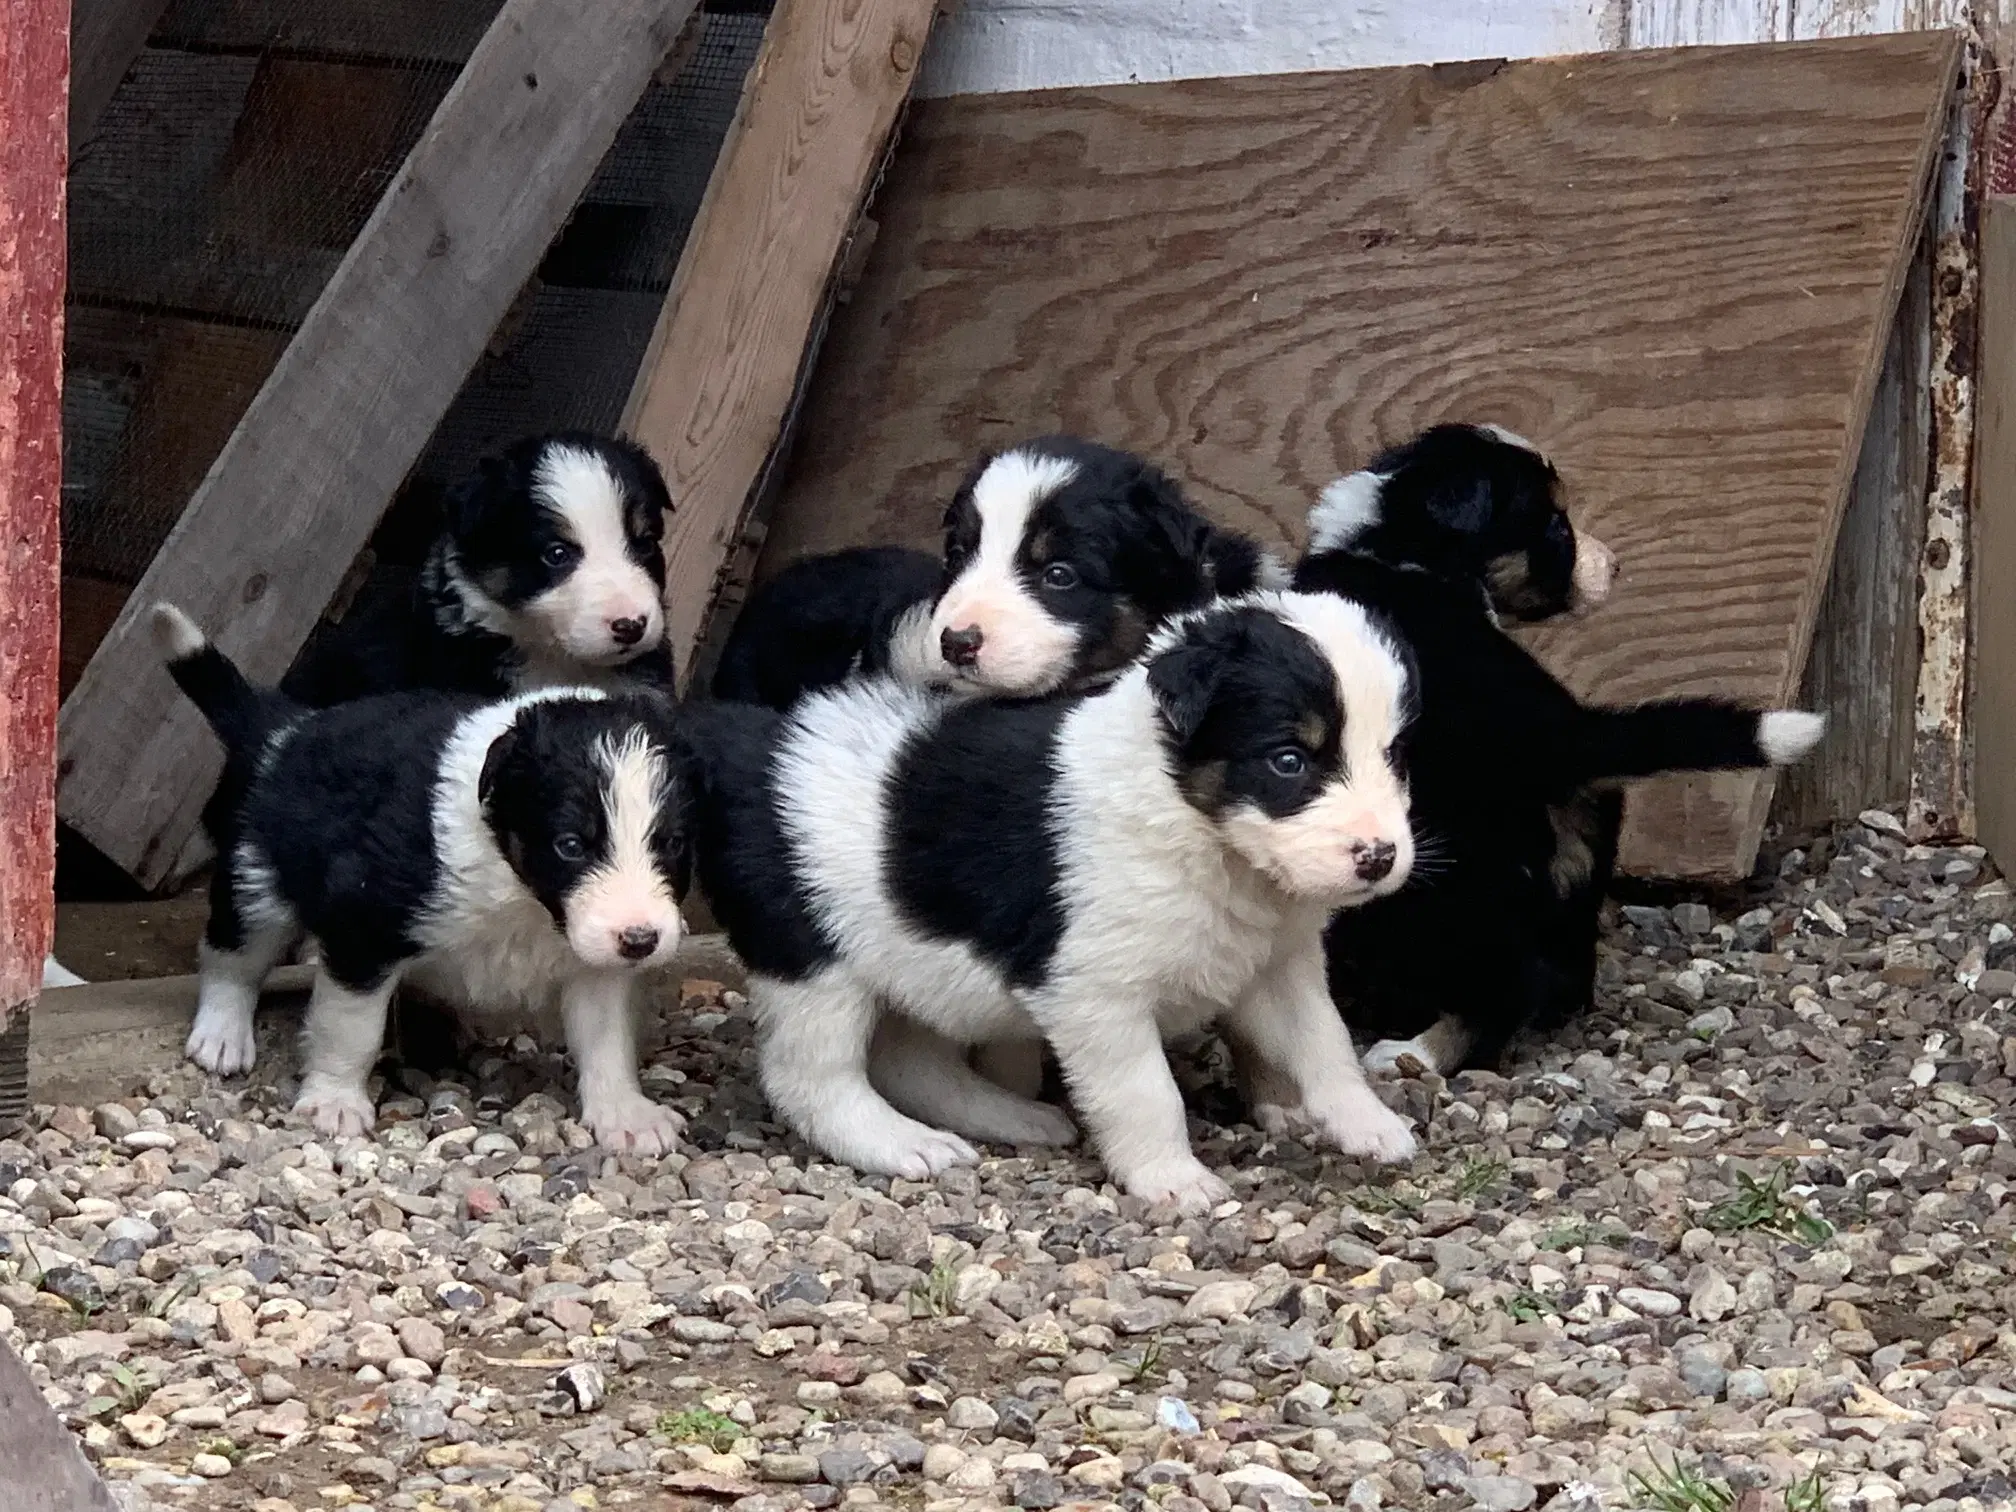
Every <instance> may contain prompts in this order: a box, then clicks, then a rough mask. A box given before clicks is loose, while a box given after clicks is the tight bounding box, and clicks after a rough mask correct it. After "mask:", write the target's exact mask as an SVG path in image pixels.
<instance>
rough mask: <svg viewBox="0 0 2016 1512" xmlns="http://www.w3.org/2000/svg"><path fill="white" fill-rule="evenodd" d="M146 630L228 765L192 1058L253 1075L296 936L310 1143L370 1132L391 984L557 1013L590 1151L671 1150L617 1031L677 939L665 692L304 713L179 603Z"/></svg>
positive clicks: (365, 704)
mask: <svg viewBox="0 0 2016 1512" xmlns="http://www.w3.org/2000/svg"><path fill="white" fill-rule="evenodd" d="M154 616H155V618H154V629H155V634H156V638H157V640H158V641H159V643H160V645H161V648H162V651H163V654H164V656H165V658H166V660H167V662H168V669H169V672H170V673H171V675H172V676H173V677H174V679H175V681H176V684H177V685H178V686H179V687H180V688H181V689H182V691H183V692H184V693H185V694H187V695H188V697H189V699H190V701H191V702H193V703H194V704H195V705H196V706H197V708H199V709H200V710H202V712H203V716H204V717H205V718H206V719H208V720H209V721H210V724H211V727H212V728H213V729H215V730H216V731H217V734H218V736H219V738H221V739H222V740H223V742H224V746H225V752H226V769H225V776H224V781H223V782H222V784H220V786H219V789H218V792H219V796H220V798H221V799H225V800H226V801H227V802H228V804H229V812H228V814H224V815H219V814H218V813H217V812H216V811H217V808H218V804H216V803H214V802H213V805H212V810H211V812H209V813H206V822H211V823H212V832H213V837H214V838H215V839H216V840H217V850H218V857H217V865H216V873H215V876H214V878H213V880H212V884H211V893H210V896H211V912H210V920H209V923H208V925H207V927H206V929H205V931H204V939H203V946H202V951H201V986H200V993H199V998H198V1006H197V1010H196V1024H195V1029H194V1032H193V1033H192V1034H191V1035H190V1037H189V1055H190V1058H191V1059H193V1060H195V1061H196V1062H197V1063H198V1064H199V1065H202V1066H204V1067H205V1068H206V1069H208V1070H210V1071H213V1072H217V1073H219V1074H230V1073H232V1072H237V1071H243V1070H246V1069H248V1068H249V1067H250V1066H251V1064H252V1057H253V1047H254V1040H253V1032H252V1019H253V1010H254V1008H255V1006H256V1005H257V1002H258V997H259V987H260V983H261V982H262V981H263V980H264V979H265V977H266V974H267V973H268V972H269V971H270V970H271V969H272V968H273V966H274V965H275V964H277V963H278V962H279V960H280V959H281V957H282V956H283V955H284V954H285V953H286V951H287V950H288V949H289V948H290V947H291V946H292V945H293V944H294V943H295V942H296V940H297V939H299V938H300V937H301V936H302V935H304V934H305V935H306V936H308V937H309V938H311V939H312V940H313V941H314V943H315V945H316V947H317V952H318V962H317V964H318V975H317V977H316V980H315V987H314V992H313V995H312V997H311V998H310V1001H309V1004H308V1018H307V1023H306V1026H305V1047H304V1055H303V1061H304V1069H303V1077H302V1082H301V1093H300V1097H299V1099H298V1100H297V1101H296V1103H295V1105H294V1106H295V1111H296V1112H298V1113H300V1114H302V1115H303V1116H304V1117H306V1118H307V1119H308V1120H309V1121H310V1122H311V1123H312V1124H314V1126H315V1127H316V1128H318V1129H320V1130H321V1131H322V1132H324V1133H325V1134H331V1135H339V1136H340V1135H349V1134H360V1133H363V1132H364V1131H365V1130H367V1129H369V1128H370V1127H371V1124H372V1120H373V1109H372V1105H371V1098H370V1094H369V1093H368V1092H367V1091H366V1089H365V1081H366V1078H367V1077H368V1076H369V1074H370V1072H371V1068H372V1066H373V1065H374V1064H375V1063H376V1062H377V1059H378V1053H379V1050H380V1048H381V1045H382V1043H383V1039H384V1032H385V1014H386V1009H387V1007H388V1006H389V1005H390V1003H391V1001H392V994H393V992H394V990H395V989H396V988H397V987H399V986H400V984H401V983H402V982H403V983H408V984H410V985H412V986H413V987H415V988H417V989H419V990H420V991H422V992H425V993H427V994H429V995H431V996H434V997H437V998H439V999H442V1000H444V1001H446V1002H449V1003H452V1004H454V1005H456V1006H458V1007H460V1008H464V1009H467V1010H469V1011H471V1012H474V1013H477V1014H482V1013H501V1014H508V1015H511V1016H513V1017H517V1018H523V1017H528V1016H530V1017H540V1018H543V1017H546V1016H548V1015H549V1014H551V1013H552V1012H553V1011H554V1010H557V1011H558V1014H559V1017H560V1018H561V1019H562V1020H563V1021H564V1023H565V1026H566V1035H567V1044H568V1048H569V1049H570V1050H571V1051H572V1052H573V1055H574V1063H575V1068H576V1073H577V1075H578V1076H579V1079H580V1090H581V1118H582V1122H583V1123H585V1124H586V1125H587V1126H588V1127H589V1129H590V1130H592V1131H593V1132H594V1134H595V1137H596V1138H597V1139H598V1140H600V1141H601V1142H602V1144H603V1145H604V1146H606V1147H608V1148H610V1149H616V1150H635V1151H638V1152H640V1153H644V1154H662V1153H663V1152H665V1151H667V1150H669V1149H671V1148H672V1144H673V1140H674V1139H675V1137H676V1136H677V1135H678V1133H679V1130H680V1128H681V1126H682V1124H683V1120H682V1119H681V1118H680V1117H679V1115H678V1114H677V1113H675V1112H673V1111H672V1110H671V1109H669V1108H665V1107H661V1106H660V1105H659V1104H657V1103H655V1102H653V1101H651V1099H650V1098H648V1097H646V1096H645V1095H644V1091H643V1089H642V1088H641V1087H640V1086H639V1085H638V1081H637V1056H636V1047H635V1043H634V1027H633V1023H632V1019H633V1013H634V1008H635V1003H636V998H637V994H638V990H639V986H640V983H641V980H642V977H643V974H644V973H646V972H648V971H650V970H651V969H652V968H654V967H660V966H664V965H665V964H667V963H668V962H669V961H670V960H671V959H672V955H673V952H674V951H675V950H676V949H677V947H678V944H679V939H680V934H681V932H682V930H683V927H684V926H683V923H682V921H681V919H680V915H679V900H680V898H681V897H682V896H683V895H684V892H685V889H686V884H687V880H688V877H689V872H690V863H689V859H688V851H687V819H686V813H685V801H684V797H685V787H684V784H683V783H682V782H681V780H680V777H679V766H678V764H677V760H676V758H675V751H674V744H673V735H672V730H671V719H670V704H669V701H667V700H665V699H664V698H662V697H661V696H659V695H656V694H653V693H650V692H647V691H643V690H638V691H635V692H632V693H630V694H627V695H610V694H606V693H604V692H602V691H601V690H599V689H594V688H546V689H539V690H535V691H531V692H525V693H517V694H513V695H511V696H509V697H507V698H504V699H501V700H495V701H488V702H486V701H483V700H479V699H477V698H473V697H468V696H457V695H449V694H442V693H438V692H407V693H394V694H386V695H381V696H379V697H375V698H367V699H361V700H358V701H355V702H351V703H346V704H341V705H338V706H337V707H335V708H332V709H324V710H310V709H308V708H306V707H304V706H302V705H300V704H298V703H296V702H294V701H293V700H292V699H289V698H287V697H286V696H285V695H284V694H280V693H276V692H272V691H268V690H261V689H256V688H254V687H252V686H251V685H250V684H249V683H247V682H246V680H245V679H244V677H243V676H242V675H241V674H240V673H239V671H238V669H237V667H236V666H234V665H233V664H232V663H231V662H230V661H229V660H228V659H226V658H225V656H224V655H223V654H222V653H221V652H219V651H218V650H217V649H216V648H215V647H214V646H212V645H211V644H210V643H209V642H208V641H207V640H206V639H205V638H204V636H203V633H202V632H201V631H200V630H199V629H197V628H196V626H195V625H194V624H192V623H191V622H190V621H189V619H188V618H187V617H186V616H185V615H183V614H182V613H181V611H179V610H177V609H175V608H173V607H172V606H169V605H165V604H164V605H159V606H157V607H156V608H155V611H154ZM219 818H222V819H223V820H224V821H226V822H225V823H223V824H222V825H221V826H220V825H219V824H217V823H216V822H215V821H216V820H217V819H219ZM220 829H221V833H220V832H219V831H220Z"/></svg>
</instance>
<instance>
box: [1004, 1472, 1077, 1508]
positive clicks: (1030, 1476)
mask: <svg viewBox="0 0 2016 1512" xmlns="http://www.w3.org/2000/svg"><path fill="white" fill-rule="evenodd" d="M1008 1494H1009V1496H1010V1497H1011V1498H1012V1499H1013V1500H1014V1503H1015V1505H1016V1506H1018V1507H1021V1508H1024V1509H1025V1512H1050V1508H1052V1507H1056V1506H1061V1505H1062V1504H1063V1501H1064V1486H1063V1483H1062V1482H1060V1481H1059V1480H1058V1479H1057V1477H1056V1476H1054V1475H1052V1474H1050V1473H1049V1472H1048V1471H1047V1470H1020V1471H1017V1472H1016V1474H1015V1478H1014V1479H1013V1480H1012V1481H1010V1482H1009V1485H1008Z"/></svg>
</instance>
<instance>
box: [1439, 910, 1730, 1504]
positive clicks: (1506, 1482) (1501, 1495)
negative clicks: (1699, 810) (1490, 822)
mask: <svg viewBox="0 0 2016 1512" xmlns="http://www.w3.org/2000/svg"><path fill="white" fill-rule="evenodd" d="M1690 906H1697V905H1690V904H1685V903H1683V904H1681V905H1680V907H1681V908H1687V907H1690ZM1679 911H1680V909H1678V908H1676V909H1675V910H1674V912H1675V913H1676V914H1677V913H1678V912H1679ZM1702 912H1703V913H1706V912H1707V910H1706V909H1702ZM1463 1489H1464V1490H1465V1491H1466V1492H1468V1493H1469V1496H1470V1499H1471V1500H1472V1501H1473V1502H1475V1503H1476V1504H1477V1506H1478V1507H1479V1508H1480V1509H1481V1512H1526V1509H1527V1508H1528V1507H1530V1506H1532V1505H1533V1504H1534V1503H1535V1502H1537V1501H1538V1500H1539V1499H1540V1492H1539V1489H1538V1488H1537V1487H1536V1486H1534V1484H1533V1483H1532V1482H1531V1481H1525V1480H1521V1479H1520V1478H1519V1477H1518V1476H1516V1475H1473V1476H1471V1477H1470V1478H1469V1479H1468V1480H1466V1481H1465V1482H1464V1483H1463Z"/></svg>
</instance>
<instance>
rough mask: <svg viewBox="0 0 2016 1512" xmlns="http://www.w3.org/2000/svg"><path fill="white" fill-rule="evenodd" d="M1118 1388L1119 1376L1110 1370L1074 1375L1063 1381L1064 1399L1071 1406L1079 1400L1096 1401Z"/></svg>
mask: <svg viewBox="0 0 2016 1512" xmlns="http://www.w3.org/2000/svg"><path fill="white" fill-rule="evenodd" d="M1119 1389H1120V1377H1119V1376H1117V1375H1115V1374H1114V1373H1113V1372H1112V1371H1110V1370H1095V1371H1093V1372H1091V1373H1090V1374H1089V1375H1076V1376H1073V1377H1071V1379H1070V1380H1068V1381H1066V1382H1065V1383H1064V1400H1065V1402H1066V1403H1067V1404H1068V1405H1070V1406H1073V1407H1076V1406H1077V1405H1079V1404H1080V1403H1081V1402H1097V1401H1100V1400H1102V1399H1104V1398H1106V1397H1109V1396H1111V1395H1113V1393H1114V1392H1116V1391H1118V1390H1119Z"/></svg>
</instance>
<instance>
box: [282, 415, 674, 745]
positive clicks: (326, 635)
mask: <svg viewBox="0 0 2016 1512" xmlns="http://www.w3.org/2000/svg"><path fill="white" fill-rule="evenodd" d="M671 508H672V503H671V498H670V496H669V495H668V494H667V492H666V489H665V480H664V478H663V477H662V476H661V475H660V474H659V471H658V467H657V464H656V463H654V462H653V461H652V460H651V458H650V457H649V456H648V455H647V454H646V453H645V452H644V450H643V448H641V447H639V446H636V445H634V444H633V443H631V442H628V441H622V440H615V439H612V438H610V437H607V436H598V435H591V434H589V433H587V432H583V431H562V432H557V433H555V434H552V435H545V436H533V437H528V438H527V439H525V440H522V441H519V442H516V443H514V444H513V445H511V446H510V447H507V448H506V449H505V450H504V451H503V452H502V453H500V454H499V455H497V456H493V457H486V458H485V459H484V460H483V461H482V462H481V463H480V464H479V465H478V466H477V469H476V471H475V473H474V474H473V475H472V476H470V477H469V478H466V479H465V480H463V481H462V482H461V483H459V484H458V485H456V486H455V488H453V489H452V490H451V491H450V492H449V495H448V498H447V501H446V519H445V520H444V522H443V529H442V533H441V535H440V536H439V538H438V539H436V541H435V542H434V545H433V547H432V549H431V550H430V551H429V553H428V555H427V558H426V561H425V562H424V563H423V564H422V565H421V567H420V570H419V572H418V574H417V575H415V574H412V573H410V572H400V571H396V570H394V571H388V572H386V573H384V574H381V575H379V576H378V577H377V578H375V579H374V580H373V581H372V582H371V583H369V584H367V586H366V588H365V589H364V591H363V592H362V593H360V594H359V596H358V601H357V603H356V604H355V605H354V606H353V607H352V608H351V610H350V611H349V613H347V614H345V615H344V616H343V618H342V619H340V620H338V621H335V622H334V623H325V624H323V625H321V626H320V627H318V629H317V631H316V633H315V634H314V635H313V636H312V637H311V638H310V640H309V642H308V645H307V647H306V649H305V650H304V651H303V652H302V654H301V656H300V658H299V660H297V661H296V663H295V665H294V668H293V670H292V671H291V672H289V674H288V675H287V678H286V679H285V681H284V682H283V683H282V684H281V687H282V689H283V690H284V691H285V692H286V693H287V694H289V695H290V696H291V697H293V698H296V699H298V700H299V701H301V702H302V703H306V704H311V705H314V706H316V707H326V706H328V705H331V704H336V703H342V702H344V701H345V700H347V699H352V698H362V697H365V696H367V695H369V694H373V693H393V692H399V691H401V690H404V689H408V688H439V689H445V690H450V691H454V692H463V693H479V694H484V695H487V696H496V695H500V694H504V693H510V692H518V691H522V690H524V689H528V688H537V687H550V686H560V685H569V686H579V685H581V684H591V685H605V684H608V683H610V682H611V681H612V680H619V679H620V680H642V681H645V682H652V683H657V684H660V685H662V686H666V687H670V685H671V682H672V669H671V663H670V660H669V658H668V656H667V653H666V650H665V609H664V605H663V603H662V599H663V596H664V592H665V558H664V556H663V554H662V553H661V551H660V549H659V540H660V537H661V536H662V535H663V533H664V529H665V516H666V515H667V514H668V513H670V512H671Z"/></svg>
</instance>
